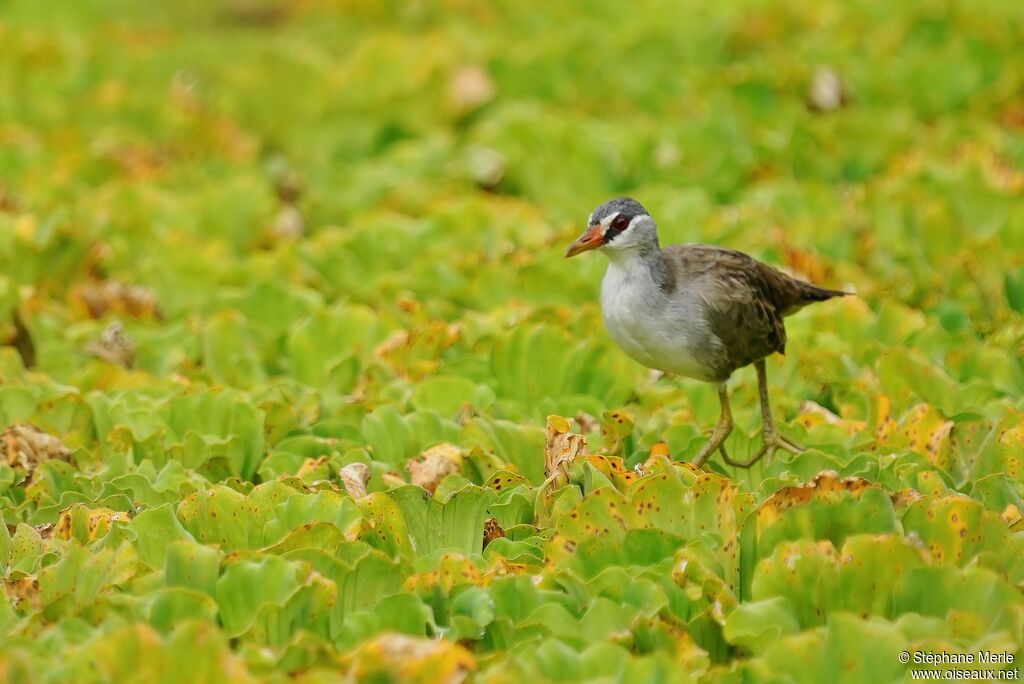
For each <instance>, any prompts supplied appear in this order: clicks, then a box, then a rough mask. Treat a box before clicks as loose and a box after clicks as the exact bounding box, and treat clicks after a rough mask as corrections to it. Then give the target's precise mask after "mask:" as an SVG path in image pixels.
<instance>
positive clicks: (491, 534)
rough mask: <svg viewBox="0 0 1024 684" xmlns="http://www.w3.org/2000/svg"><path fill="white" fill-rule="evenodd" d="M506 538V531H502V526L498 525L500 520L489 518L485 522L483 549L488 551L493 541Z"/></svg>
mask: <svg viewBox="0 0 1024 684" xmlns="http://www.w3.org/2000/svg"><path fill="white" fill-rule="evenodd" d="M504 536H505V530H504V529H502V527H501V525H499V524H498V519H497V518H488V519H487V520H486V521H485V522H484V546H483V548H485V549H486V548H487V545H488V544H490V543H491V542H492V541H494V540H495V539H501V538H502V537H504Z"/></svg>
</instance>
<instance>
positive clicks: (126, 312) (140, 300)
mask: <svg viewBox="0 0 1024 684" xmlns="http://www.w3.org/2000/svg"><path fill="white" fill-rule="evenodd" d="M70 300H71V305H72V306H73V307H74V308H76V309H78V310H79V311H80V313H81V314H83V315H85V316H88V317H89V318H102V317H103V316H104V315H106V314H107V313H115V314H118V315H120V316H127V317H130V318H146V319H152V318H156V319H158V318H160V310H159V307H158V306H157V302H156V295H154V294H153V292H152V291H150V290H149V289H147V288H145V287H142V286H141V285H129V284H126V283H122V282H120V281H117V280H89V281H86V282H84V283H81V284H79V285H77V286H75V287H74V288H72V290H71V294H70Z"/></svg>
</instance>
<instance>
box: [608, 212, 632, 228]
mask: <svg viewBox="0 0 1024 684" xmlns="http://www.w3.org/2000/svg"><path fill="white" fill-rule="evenodd" d="M627 226H629V219H628V218H626V217H625V216H623V215H622V214H619V215H618V216H616V217H615V218H614V219H613V220H612V228H614V229H615V230H620V231H621V230H626V227H627Z"/></svg>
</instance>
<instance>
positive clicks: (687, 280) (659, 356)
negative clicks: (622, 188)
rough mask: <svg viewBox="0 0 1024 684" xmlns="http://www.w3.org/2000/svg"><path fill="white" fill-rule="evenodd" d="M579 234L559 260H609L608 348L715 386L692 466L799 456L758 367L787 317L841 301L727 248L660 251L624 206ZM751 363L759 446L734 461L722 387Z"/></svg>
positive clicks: (642, 220) (611, 204)
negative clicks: (710, 415)
mask: <svg viewBox="0 0 1024 684" xmlns="http://www.w3.org/2000/svg"><path fill="white" fill-rule="evenodd" d="M587 225H588V228H587V230H586V231H585V232H584V233H583V235H581V236H580V237H579V238H578V239H577V240H576V241H575V242H573V243H572V244H571V245H569V249H568V250H567V251H566V253H565V256H566V257H567V258H568V257H572V256H576V255H577V254H581V253H582V252H586V251H589V250H592V249H599V250H601V251H602V252H604V254H605V256H607V257H608V270H607V271H606V272H605V275H604V281H603V282H602V283H601V316H602V317H603V318H604V324H605V327H606V328H607V329H608V333H609V335H611V337H612V339H613V340H615V342H616V343H617V344H618V345H619V346H620V347H622V349H623V350H624V351H625V352H626V353H627V354H628V355H629V356H630V357H632V358H633V359H635V360H636V361H639V362H640V363H642V364H644V365H645V366H648V367H649V368H655V369H657V370H660V371H665V372H668V373H675V374H677V375H682V376H684V377H688V378H695V379H697V380H702V381H704V382H710V383H714V384H715V385H717V386H718V398H719V401H720V402H721V405H722V413H721V416H720V417H719V419H718V424H717V425H716V426H715V428H714V431H713V432H712V434H711V438H710V439H709V440H708V442H707V443H706V444H705V445H704V446H703V448H702V449H701V450H700V452H699V453H698V454H697V456H696V457H695V458H694V459H693V463H694V464H695V465H701V464H703V463H704V461H705V460H706V459H707V458H708V456H709V455H710V454H712V453H713V452H714V451H715V450H718V451H719V452H720V453H721V454H722V459H723V460H724V461H725V462H726V463H728V464H729V465H733V466H739V467H742V468H749V467H750V466H751V465H753V464H754V463H756V462H757V461H758V460H759V459H760V458H762V457H763V456H765V455H766V454H767V455H771V454H772V453H774V452H775V451H776V450H778V449H783V450H786V451H790V452H792V453H797V452H799V451H802V450H803V448H802V447H800V446H798V445H797V444H795V443H793V442H791V441H790V440H789V439H787V438H786V437H784V436H783V435H782V434H780V433H779V432H778V431H777V430H776V429H775V425H774V423H773V422H772V415H771V408H770V407H769V405H768V380H767V375H766V374H765V365H764V359H765V357H767V356H768V355H770V354H772V353H774V352H779V353H785V350H786V327H785V324H784V321H783V319H784V318H785V317H786V316H788V315H790V314H792V313H794V312H796V311H798V310H799V309H801V308H803V307H804V306H806V305H808V304H810V303H812V302H820V301H824V300H826V299H831V298H833V297H841V296H843V295H846V294H848V293H846V292H842V291H840V290H828V289H825V288H821V287H818V286H816V285H811V284H810V283H807V282H804V281H802V280H798V279H796V278H793V277H791V276H788V275H786V274H785V273H783V272H781V271H779V270H777V269H775V268H772V267H771V266H768V265H767V264H764V263H761V262H760V261H757V260H756V259H754V258H753V257H750V256H748V255H746V254H744V253H742V252H737V251H735V250H731V249H724V248H722V247H716V246H714V245H699V244H687V245H671V246H669V247H666V248H665V249H662V248H661V246H660V245H659V244H658V230H657V225H656V224H655V223H654V219H652V218H651V216H650V214H648V213H647V210H646V209H644V208H643V206H642V205H641V204H640V203H639V202H637V201H636V200H634V199H632V198H629V197H621V198H618V199H613V200H610V201H608V202H605V203H604V204H602V205H601V206H599V207H597V208H596V209H594V211H593V212H592V213H591V214H590V218H589V219H588V221H587ZM750 364H754V368H756V369H757V382H758V389H759V393H760V397H761V420H762V422H763V425H764V428H763V433H762V436H763V439H764V444H763V446H762V447H761V449H760V450H759V451H758V452H757V453H756V454H755V455H754V456H753V457H752V458H751V459H750V460H748V461H745V462H740V461H734V460H733V459H732V458H730V457H729V454H728V453H727V452H726V450H725V439H726V437H728V436H729V433H730V432H731V431H732V426H733V421H732V411H731V410H730V408H729V393H728V390H727V389H726V381H727V380H728V379H729V377H730V376H731V375H732V374H733V372H734V371H735V370H736V369H737V368H742V367H744V366H748V365H750Z"/></svg>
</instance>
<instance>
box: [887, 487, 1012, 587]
mask: <svg viewBox="0 0 1024 684" xmlns="http://www.w3.org/2000/svg"><path fill="white" fill-rule="evenodd" d="M903 528H904V530H906V533H907V534H908V535H909V534H915V535H917V536H918V537H919V538H920V539H921V542H922V543H923V544H924V547H925V549H926V550H927V551H928V552H929V554H931V557H932V559H933V563H935V564H942V565H956V566H959V567H964V566H966V565H968V564H971V563H975V562H977V563H978V564H979V565H984V566H986V567H990V568H992V569H993V570H995V571H996V572H1000V573H1004V574H1006V575H1007V576H1008V577H1009V578H1010V580H1011V581H1012V582H1014V583H1020V582H1021V581H1022V580H1024V542H1022V541H1020V540H1019V536H1018V535H1016V534H1013V533H1011V532H1010V530H1009V529H1008V527H1007V524H1006V521H1004V520H1003V519H1002V518H1001V517H1000V515H999V513H996V512H991V511H986V510H985V509H984V507H982V505H981V504H979V503H978V502H976V501H974V500H973V499H970V498H968V497H966V496H963V495H959V494H953V495H949V496H943V497H940V498H932V497H924V498H922V499H921V500H919V501H916V502H914V503H913V504H911V506H910V507H909V508H908V509H907V510H906V512H904V514H903Z"/></svg>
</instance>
